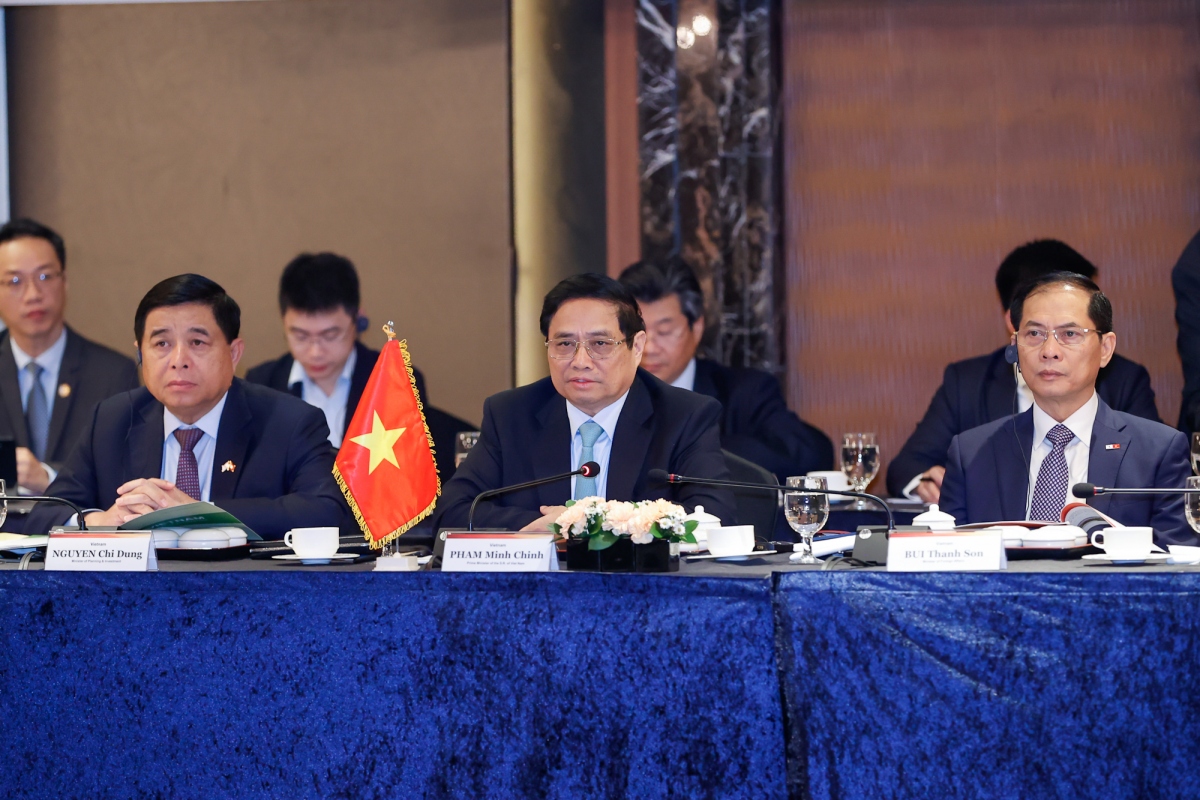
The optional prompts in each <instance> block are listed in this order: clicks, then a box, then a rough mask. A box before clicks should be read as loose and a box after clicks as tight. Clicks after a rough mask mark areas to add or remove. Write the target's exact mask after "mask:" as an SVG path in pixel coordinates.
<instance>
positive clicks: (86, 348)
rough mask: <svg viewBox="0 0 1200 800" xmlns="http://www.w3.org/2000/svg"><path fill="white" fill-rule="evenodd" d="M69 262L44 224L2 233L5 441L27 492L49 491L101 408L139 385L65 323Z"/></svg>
mask: <svg viewBox="0 0 1200 800" xmlns="http://www.w3.org/2000/svg"><path fill="white" fill-rule="evenodd" d="M66 264H67V255H66V247H65V245H64V244H63V240H62V237H61V236H59V235H58V234H57V233H56V232H54V231H53V230H51V229H50V228H48V227H46V226H45V225H42V224H41V223H38V222H35V221H33V220H31V219H14V220H11V221H10V222H7V223H5V224H4V226H3V227H0V281H2V282H3V286H2V287H0V318H3V320H4V324H5V325H6V326H7V327H8V330H7V331H6V332H4V333H3V334H0V397H2V398H3V402H0V438H4V439H11V440H13V441H15V442H16V445H17V483H18V485H19V486H20V487H21V488H22V489H23V490H25V491H27V492H28V493H29V494H42V493H43V492H44V491H45V490H46V487H47V486H49V485H50V483H51V481H52V480H53V479H54V477H55V475H56V474H57V470H58V469H59V468H60V467H61V465H62V462H63V461H65V460H66V458H67V456H68V455H69V454H70V453H71V450H72V448H73V447H74V446H75V444H76V442H77V441H78V439H79V437H80V435H81V434H82V433H83V431H84V430H85V429H86V428H87V426H88V424H89V423H90V422H91V419H92V410H93V408H95V406H96V404H97V403H99V402H100V401H101V400H104V399H106V398H108V397H111V396H112V395H115V394H119V393H120V392H125V391H129V390H130V389H136V388H137V386H138V379H137V368H136V367H135V366H134V363H133V359H131V358H127V357H125V356H123V355H121V354H119V353H117V352H115V351H113V350H110V349H108V348H107V347H104V346H102V345H99V344H96V343H95V342H91V341H89V340H87V339H85V338H84V337H82V336H80V335H79V334H78V333H77V332H75V331H74V330H72V329H71V328H70V327H68V326H67V324H66V323H65V322H64V320H63V315H64V313H65V311H66V305H67V276H66ZM8 527H9V528H10V529H12V527H13V526H11V525H10V526H8Z"/></svg>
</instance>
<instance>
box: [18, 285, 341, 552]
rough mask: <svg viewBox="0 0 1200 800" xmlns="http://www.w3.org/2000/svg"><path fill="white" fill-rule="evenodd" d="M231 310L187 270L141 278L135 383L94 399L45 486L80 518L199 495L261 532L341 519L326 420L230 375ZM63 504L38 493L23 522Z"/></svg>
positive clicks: (47, 519) (44, 524)
mask: <svg viewBox="0 0 1200 800" xmlns="http://www.w3.org/2000/svg"><path fill="white" fill-rule="evenodd" d="M240 326H241V311H240V309H239V308H238V305H237V303H236V302H234V300H233V298H231V297H230V296H229V295H227V294H226V293H225V290H224V289H222V288H221V287H220V286H218V285H217V284H216V283H214V282H212V281H211V280H209V279H207V278H204V277H201V276H199V275H177V276H175V277H174V278H168V279H167V280H165V281H162V282H160V283H159V284H157V285H156V286H155V287H154V288H152V289H151V290H150V291H149V292H148V293H147V294H146V296H145V297H144V298H142V301H141V304H140V305H139V306H138V309H137V314H136V317H135V321H134V333H135V336H136V337H137V339H136V341H137V342H138V346H139V352H140V354H141V356H142V360H143V363H142V377H143V380H144V381H145V384H146V386H145V388H143V389H138V390H135V391H132V392H126V393H124V394H120V395H116V396H115V397H111V398H109V399H108V400H105V401H104V402H102V403H100V405H98V406H97V407H96V409H95V412H94V414H93V415H92V419H91V424H90V426H89V427H88V429H87V430H86V431H85V432H84V435H83V437H82V438H81V439H80V442H79V446H78V447H77V448H76V449H75V450H74V452H72V454H71V456H70V457H69V458H68V459H67V462H66V464H65V465H64V466H63V469H62V471H61V472H60V473H59V475H58V477H57V478H56V479H55V481H54V483H52V484H51V485H50V489H49V493H50V494H51V495H55V496H58V497H63V498H66V499H68V500H71V501H73V502H74V503H76V504H77V505H79V506H81V507H83V508H85V509H93V510H92V511H90V513H88V514H87V515H86V520H87V523H88V524H89V525H121V524H123V523H125V522H127V521H129V520H131V519H134V518H136V517H138V516H140V515H142V514H146V513H149V512H152V511H156V510H158V509H161V508H169V507H171V506H177V505H182V504H186V503H191V502H193V501H195V500H205V501H211V502H214V503H216V504H217V505H219V506H220V507H222V508H223V509H225V510H226V511H228V512H229V513H231V514H233V515H234V516H235V517H237V518H238V519H240V520H241V521H242V522H244V523H245V524H246V525H248V526H250V527H251V528H252V529H254V530H255V531H256V532H257V533H258V534H259V535H260V536H263V537H264V538H279V537H282V536H283V534H284V533H285V532H286V531H288V530H289V529H291V528H293V527H312V526H327V525H329V526H345V527H346V528H347V529H351V528H352V527H353V522H352V520H350V517H349V509H348V508H347V507H346V504H345V502H344V500H343V499H342V496H341V492H340V491H339V490H338V487H337V484H336V483H335V482H334V479H333V474H332V469H333V453H332V451H331V450H330V448H329V443H328V436H329V429H328V428H327V427H326V425H325V420H324V418H323V417H322V415H321V413H320V412H319V411H317V410H316V409H314V408H312V407H311V406H308V405H306V404H305V403H303V402H301V401H299V400H297V399H296V398H294V397H290V396H288V395H285V394H282V393H280V392H276V391H273V390H270V389H265V388H261V387H257V386H253V385H250V384H246V383H244V382H242V381H240V380H237V379H235V378H234V377H233V371H234V368H235V367H236V366H237V362H238V359H240V358H241V355H242V351H243V343H242V340H241V339H239V338H238V332H239V329H240ZM69 516H70V514H69V512H66V511H63V510H61V507H58V506H49V505H48V504H40V505H39V506H38V507H37V508H35V510H34V511H33V512H32V513H31V515H30V522H29V525H28V526H27V530H29V531H35V530H40V531H44V530H47V529H48V528H50V527H51V526H53V525H56V524H60V523H62V522H64V521H65V520H66V519H67V518H68V517H69Z"/></svg>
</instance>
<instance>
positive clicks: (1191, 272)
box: [1171, 233, 1200, 434]
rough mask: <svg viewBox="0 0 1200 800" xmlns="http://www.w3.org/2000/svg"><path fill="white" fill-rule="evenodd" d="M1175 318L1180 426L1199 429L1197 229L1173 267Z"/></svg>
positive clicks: (1199, 258) (1199, 262) (1186, 430)
mask: <svg viewBox="0 0 1200 800" xmlns="http://www.w3.org/2000/svg"><path fill="white" fill-rule="evenodd" d="M1171 288H1173V289H1174V290H1175V321H1176V322H1177V323H1179V338H1178V340H1177V344H1178V346H1179V360H1180V361H1182V362H1183V404H1182V405H1181V406H1180V407H1179V429H1180V430H1181V431H1183V432H1184V433H1188V434H1191V433H1194V432H1195V431H1200V233H1197V234H1196V235H1195V236H1194V237H1192V240H1191V241H1190V242H1188V245H1187V247H1185V248H1184V250H1183V253H1182V254H1181V255H1180V256H1179V262H1178V263H1177V264H1176V265H1175V269H1173V270H1171Z"/></svg>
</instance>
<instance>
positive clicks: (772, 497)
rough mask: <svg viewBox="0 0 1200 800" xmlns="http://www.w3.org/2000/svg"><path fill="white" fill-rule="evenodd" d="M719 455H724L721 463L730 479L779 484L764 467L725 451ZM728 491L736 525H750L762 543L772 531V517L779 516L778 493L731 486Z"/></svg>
mask: <svg viewBox="0 0 1200 800" xmlns="http://www.w3.org/2000/svg"><path fill="white" fill-rule="evenodd" d="M721 454H722V455H724V456H725V464H726V465H727V466H728V467H729V475H730V478H731V479H732V480H735V481H740V482H742V483H759V484H768V485H770V486H778V485H779V479H778V478H776V477H775V473H773V472H771V471H770V470H769V469H767V468H766V467H760V466H759V465H758V464H755V463H754V462H753V461H747V460H746V459H744V458H742V457H741V456H738V455H734V454H733V453H731V452H729V451H728V450H722V451H721ZM731 491H732V492H733V499H734V501H736V503H737V516H738V518H737V524H738V525H753V526H754V538H755V539H758V540H760V541H764V542H765V541H770V540H771V537H772V536H773V535H774V533H775V520H776V518H777V517H778V515H779V492H767V491H761V492H760V491H755V490H753V489H732V490H731ZM727 524H728V523H727Z"/></svg>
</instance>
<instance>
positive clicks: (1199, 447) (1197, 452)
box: [1192, 433, 1200, 475]
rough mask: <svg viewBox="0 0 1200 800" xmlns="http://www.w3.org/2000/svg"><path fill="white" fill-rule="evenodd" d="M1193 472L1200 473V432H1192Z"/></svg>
mask: <svg viewBox="0 0 1200 800" xmlns="http://www.w3.org/2000/svg"><path fill="white" fill-rule="evenodd" d="M1192 472H1193V473H1195V474H1196V475H1200V433H1193V434H1192Z"/></svg>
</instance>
